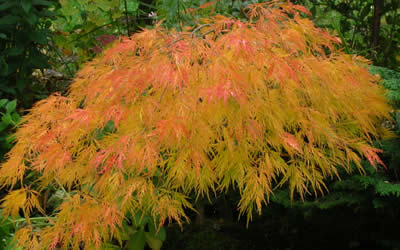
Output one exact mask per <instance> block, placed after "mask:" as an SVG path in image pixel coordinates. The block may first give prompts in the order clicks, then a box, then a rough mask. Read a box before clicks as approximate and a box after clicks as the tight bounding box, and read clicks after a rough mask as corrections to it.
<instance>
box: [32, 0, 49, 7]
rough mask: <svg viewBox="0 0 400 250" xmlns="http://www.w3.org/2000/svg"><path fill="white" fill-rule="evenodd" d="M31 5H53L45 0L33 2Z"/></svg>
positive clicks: (34, 0)
mask: <svg viewBox="0 0 400 250" xmlns="http://www.w3.org/2000/svg"><path fill="white" fill-rule="evenodd" d="M32 3H33V5H44V6H52V5H53V4H54V3H53V2H50V1H46V0H33V1H32Z"/></svg>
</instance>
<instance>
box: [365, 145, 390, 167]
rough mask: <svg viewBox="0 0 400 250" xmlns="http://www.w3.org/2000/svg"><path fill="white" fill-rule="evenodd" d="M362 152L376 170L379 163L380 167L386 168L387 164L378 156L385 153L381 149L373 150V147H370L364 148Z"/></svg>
mask: <svg viewBox="0 0 400 250" xmlns="http://www.w3.org/2000/svg"><path fill="white" fill-rule="evenodd" d="M362 151H363V153H364V155H365V157H367V160H368V161H369V163H371V165H372V166H373V167H374V168H378V167H377V165H376V163H378V164H379V165H381V166H383V167H385V168H386V165H385V163H383V161H382V160H381V158H380V157H379V156H378V153H383V150H380V149H377V148H373V147H369V146H364V147H363V148H362Z"/></svg>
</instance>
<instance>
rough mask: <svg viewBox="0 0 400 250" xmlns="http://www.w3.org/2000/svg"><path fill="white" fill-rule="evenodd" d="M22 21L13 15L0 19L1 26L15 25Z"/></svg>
mask: <svg viewBox="0 0 400 250" xmlns="http://www.w3.org/2000/svg"><path fill="white" fill-rule="evenodd" d="M19 20H20V18H19V17H17V16H13V15H6V16H3V17H2V18H0V25H14V24H16V23H17V22H18V21H19Z"/></svg>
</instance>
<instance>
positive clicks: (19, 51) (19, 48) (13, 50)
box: [5, 46, 24, 56]
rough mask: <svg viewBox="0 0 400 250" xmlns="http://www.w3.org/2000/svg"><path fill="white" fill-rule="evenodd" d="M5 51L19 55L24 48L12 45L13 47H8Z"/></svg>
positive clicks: (12, 54) (10, 54)
mask: <svg viewBox="0 0 400 250" xmlns="http://www.w3.org/2000/svg"><path fill="white" fill-rule="evenodd" d="M5 52H6V53H7V54H8V55H9V56H20V55H22V54H23V53H24V48H23V47H21V46H18V47H14V48H9V49H7V50H5Z"/></svg>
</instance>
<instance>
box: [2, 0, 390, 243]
mask: <svg viewBox="0 0 400 250" xmlns="http://www.w3.org/2000/svg"><path fill="white" fill-rule="evenodd" d="M246 13H247V15H248V20H247V21H243V20H236V19H232V18H228V17H224V16H219V15H217V16H213V17H210V18H207V19H201V20H200V21H199V24H198V26H196V27H184V28H183V31H179V32H178V31H175V30H166V29H164V28H162V26H161V25H156V27H155V28H154V29H145V30H143V32H141V33H138V34H135V35H133V36H132V37H130V38H128V37H123V38H120V39H119V40H118V41H117V42H115V43H114V45H113V46H112V47H111V48H110V49H108V50H106V51H104V53H103V54H101V55H100V56H98V57H97V58H95V59H94V60H93V61H92V62H90V63H87V64H86V65H85V66H84V68H83V69H82V70H81V71H80V72H79V74H78V75H77V76H76V78H75V81H74V83H73V84H72V86H71V88H70V91H69V93H68V95H67V96H60V95H53V96H51V97H49V98H47V99H45V100H43V101H40V102H39V103H37V104H36V105H35V106H34V107H33V108H32V110H31V112H30V113H29V114H28V115H26V116H25V117H24V118H23V124H22V125H21V127H20V128H19V129H18V131H17V133H16V138H17V143H16V146H15V147H14V148H13V149H12V150H11V152H10V153H9V154H8V160H7V162H5V163H4V164H3V165H2V166H1V169H0V182H1V184H2V187H3V188H10V190H11V191H10V192H9V194H8V195H7V196H6V197H5V198H4V199H3V202H2V207H3V213H4V214H5V215H6V216H16V215H18V213H20V212H21V211H22V213H23V214H24V216H25V217H26V218H27V221H29V218H30V217H31V216H32V215H34V214H38V213H44V214H45V211H46V207H43V206H44V204H45V203H44V204H43V202H42V203H41V202H39V197H40V196H41V194H43V193H44V192H46V190H48V189H49V188H50V187H56V188H58V189H60V190H64V191H65V193H66V194H65V196H64V198H63V200H62V201H61V202H60V204H59V205H58V207H57V209H56V210H55V211H54V214H52V218H49V219H48V226H46V227H43V228H41V229H40V230H38V229H37V228H34V227H33V226H32V225H30V224H29V223H27V225H26V227H23V228H21V229H20V230H19V231H18V232H17V234H16V241H17V243H18V244H19V245H20V246H22V247H24V248H31V249H37V248H43V249H48V248H50V249H54V248H55V247H62V248H68V247H72V248H77V247H79V246H82V245H83V246H87V247H90V246H92V247H96V248H99V247H100V246H101V245H102V244H103V243H104V242H110V241H111V240H113V239H114V240H116V241H118V242H119V243H120V244H121V245H122V244H123V241H124V238H123V236H122V235H123V233H124V232H123V228H124V226H123V225H124V223H125V224H126V223H128V224H130V223H132V222H133V221H134V219H133V218H134V216H133V215H136V214H142V215H143V214H145V215H148V216H150V217H151V218H153V220H154V222H155V224H157V225H158V226H162V225H163V224H164V223H166V222H168V221H175V222H178V223H180V224H181V223H182V222H184V221H185V220H188V218H187V216H186V215H185V209H186V208H192V203H191V202H192V201H191V200H190V199H189V198H188V195H189V194H195V195H196V196H209V195H210V194H214V193H217V192H224V191H226V190H227V189H228V188H229V187H234V188H236V189H238V190H239V192H240V194H241V200H240V202H239V204H238V209H239V210H240V212H241V214H245V215H247V218H248V219H251V217H252V214H253V212H255V211H258V212H260V211H261V207H262V204H263V203H267V202H268V200H269V197H270V196H271V194H272V192H273V190H274V189H276V188H279V187H281V186H284V185H287V186H288V187H289V189H290V193H291V199H296V198H297V197H299V198H304V196H305V195H306V194H307V193H310V192H313V193H317V194H319V193H323V192H324V191H325V190H326V188H325V184H324V179H325V178H327V177H335V176H338V169H346V170H348V171H350V170H351V169H353V167H352V166H351V165H355V166H357V167H358V168H359V170H360V171H361V172H362V171H363V169H362V166H361V164H360V161H361V159H362V158H363V157H366V158H367V159H368V160H369V161H370V163H371V164H372V165H373V166H375V167H378V164H381V165H383V162H382V161H381V160H380V158H379V157H378V153H379V152H380V151H379V150H378V149H376V148H374V147H372V146H371V143H372V140H373V139H374V138H377V137H381V136H384V135H386V134H387V131H386V130H385V128H384V127H382V126H381V125H380V124H381V121H382V119H387V118H388V117H389V116H388V111H389V107H388V106H387V104H386V102H385V99H384V97H383V90H382V89H381V88H380V87H379V86H378V84H377V81H378V78H377V77H375V76H372V75H371V74H369V73H368V69H367V64H368V61H366V60H365V59H363V58H361V57H357V56H352V55H348V54H345V53H343V51H342V50H340V49H338V47H339V46H340V39H338V38H337V37H334V36H332V35H331V34H329V33H328V32H327V31H325V30H321V29H318V28H316V27H314V25H313V24H312V22H311V21H310V20H309V19H307V18H305V17H304V16H305V15H309V12H308V11H307V10H306V9H305V8H304V7H302V6H298V5H293V4H291V3H290V2H285V1H284V2H281V1H273V2H268V3H263V4H253V5H250V6H249V7H248V9H247V12H246ZM32 176H34V177H32Z"/></svg>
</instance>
